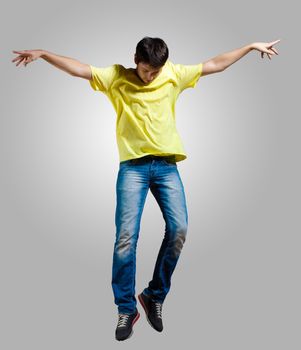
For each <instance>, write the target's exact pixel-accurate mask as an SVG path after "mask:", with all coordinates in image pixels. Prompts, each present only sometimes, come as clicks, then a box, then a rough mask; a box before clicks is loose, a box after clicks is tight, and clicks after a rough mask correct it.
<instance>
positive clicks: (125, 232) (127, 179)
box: [112, 156, 188, 314]
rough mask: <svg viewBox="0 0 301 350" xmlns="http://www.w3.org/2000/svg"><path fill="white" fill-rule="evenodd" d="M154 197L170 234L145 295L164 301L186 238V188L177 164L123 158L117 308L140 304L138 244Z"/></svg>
mask: <svg viewBox="0 0 301 350" xmlns="http://www.w3.org/2000/svg"><path fill="white" fill-rule="evenodd" d="M149 189H150V190H151V193H152V194H153V196H154V197H155V199H156V201H157V203H158V205H159V207H160V210H161V212H162V214H163V218H164V221H165V234H164V239H163V241H162V245H161V247H160V250H159V253H158V257H157V260H156V265H155V268H154V272H153V277H152V280H151V281H150V282H149V285H148V287H147V288H145V289H144V290H143V293H144V294H146V295H148V296H151V297H152V299H153V300H155V301H158V302H161V303H163V301H164V299H165V297H166V295H167V293H168V292H169V290H170V285H171V276H172V273H173V271H174V269H175V267H176V264H177V261H178V259H179V256H180V253H181V250H182V247H183V244H184V242H185V239H186V234H187V226H188V213H187V207H186V200H185V192H184V187H183V183H182V180H181V178H180V174H179V172H178V166H177V163H176V162H170V161H168V160H166V159H164V158H162V157H159V156H157V157H156V156H150V158H149V157H143V158H140V159H138V160H136V159H132V160H127V161H123V162H120V164H119V171H118V176H117V182H116V196H117V204H116V212H115V225H116V237H115V244H114V252H113V265H112V289H113V293H114V302H115V304H116V305H117V306H118V312H119V313H124V314H131V313H133V312H134V311H135V308H136V298H135V275H136V246H137V240H138V237H139V231H140V221H141V216H142V211H143V207H144V203H145V199H146V196H147V193H148V190H149Z"/></svg>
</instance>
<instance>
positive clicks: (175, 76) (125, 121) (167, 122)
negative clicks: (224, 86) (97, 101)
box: [89, 59, 203, 162]
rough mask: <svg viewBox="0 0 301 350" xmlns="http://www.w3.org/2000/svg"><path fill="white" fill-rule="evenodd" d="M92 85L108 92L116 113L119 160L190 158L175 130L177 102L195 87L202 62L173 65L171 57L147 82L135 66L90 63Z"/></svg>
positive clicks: (177, 160) (96, 88) (98, 89)
mask: <svg viewBox="0 0 301 350" xmlns="http://www.w3.org/2000/svg"><path fill="white" fill-rule="evenodd" d="M90 67H91V70H92V79H91V80H89V82H90V85H91V87H92V88H93V89H94V90H96V91H101V92H103V93H105V94H106V95H107V96H108V98H109V99H110V101H111V102H112V104H113V106H114V109H115V111H116V113H117V120H116V137H117V145H118V150H119V160H120V162H122V161H124V160H128V159H134V158H140V157H143V156H145V155H149V154H153V155H160V156H166V155H174V156H175V160H176V162H179V161H181V160H184V159H185V158H187V156H186V154H185V151H184V147H183V144H182V141H181V139H180V136H179V134H178V131H177V129H176V119H175V103H176V100H177V98H178V96H179V94H180V93H181V92H182V91H183V90H185V89H187V88H189V87H191V88H193V87H195V85H196V83H197V82H198V80H199V78H200V76H201V74H202V68H203V64H202V63H199V64H196V65H183V64H174V63H172V62H171V61H170V60H169V59H168V60H167V61H166V63H165V65H164V66H163V68H162V70H161V73H159V75H158V76H157V77H156V78H155V79H154V80H153V81H152V82H151V83H149V84H144V83H143V81H141V79H140V78H139V77H138V76H137V74H136V72H135V69H134V68H125V67H124V66H122V65H120V64H114V65H112V66H108V67H95V66H92V65H90Z"/></svg>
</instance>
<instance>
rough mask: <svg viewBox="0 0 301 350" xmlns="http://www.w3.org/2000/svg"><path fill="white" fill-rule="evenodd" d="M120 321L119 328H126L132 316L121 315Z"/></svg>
mask: <svg viewBox="0 0 301 350" xmlns="http://www.w3.org/2000/svg"><path fill="white" fill-rule="evenodd" d="M118 316H119V319H118V324H117V327H124V326H126V323H127V321H128V319H129V317H130V315H126V314H119V315H118Z"/></svg>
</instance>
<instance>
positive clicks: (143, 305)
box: [138, 293, 162, 332]
mask: <svg viewBox="0 0 301 350" xmlns="http://www.w3.org/2000/svg"><path fill="white" fill-rule="evenodd" d="M141 294H142V293H141ZM141 294H139V295H138V300H139V301H140V304H141V305H142V307H143V309H144V311H145V316H146V319H147V322H148V323H149V324H150V326H151V327H152V328H154V330H156V331H157V332H162V331H158V329H156V328H155V327H154V326H153V325H152V323H151V321H150V320H149V318H148V311H147V307H146V305H145V304H144V301H143V299H142V296H141Z"/></svg>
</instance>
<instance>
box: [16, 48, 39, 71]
mask: <svg viewBox="0 0 301 350" xmlns="http://www.w3.org/2000/svg"><path fill="white" fill-rule="evenodd" d="M13 52H14V53H16V54H19V56H17V57H15V58H14V59H13V60H12V62H16V61H18V63H17V64H16V67H17V66H18V65H19V64H21V63H23V64H24V66H25V67H26V65H27V64H28V63H30V62H32V61H35V60H36V59H38V58H39V57H41V55H42V53H43V50H23V51H13Z"/></svg>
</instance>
